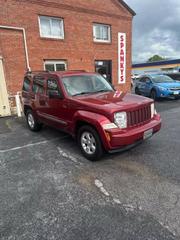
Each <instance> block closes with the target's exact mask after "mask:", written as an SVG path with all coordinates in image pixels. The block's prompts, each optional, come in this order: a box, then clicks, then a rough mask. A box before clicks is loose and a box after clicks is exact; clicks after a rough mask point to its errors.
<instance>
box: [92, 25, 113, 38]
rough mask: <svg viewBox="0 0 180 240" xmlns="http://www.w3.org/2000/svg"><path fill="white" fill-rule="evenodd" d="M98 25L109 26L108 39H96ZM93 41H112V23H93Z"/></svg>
mask: <svg viewBox="0 0 180 240" xmlns="http://www.w3.org/2000/svg"><path fill="white" fill-rule="evenodd" d="M96 26H104V27H108V40H103V39H96V36H95V27H96ZM93 41H94V42H102V43H111V25H108V24H103V23H93Z"/></svg>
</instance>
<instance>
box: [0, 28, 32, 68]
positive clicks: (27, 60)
mask: <svg viewBox="0 0 180 240" xmlns="http://www.w3.org/2000/svg"><path fill="white" fill-rule="evenodd" d="M0 28H1V29H8V30H16V31H22V32H23V40H24V50H25V57H26V65H27V69H28V70H31V68H30V65H29V56H28V49H27V40H26V31H25V29H24V28H21V27H12V26H4V25H0Z"/></svg>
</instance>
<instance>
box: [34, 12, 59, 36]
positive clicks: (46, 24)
mask: <svg viewBox="0 0 180 240" xmlns="http://www.w3.org/2000/svg"><path fill="white" fill-rule="evenodd" d="M39 27H40V36H41V37H46V38H58V39H64V21H63V19H61V18H54V17H44V16H40V17H39Z"/></svg>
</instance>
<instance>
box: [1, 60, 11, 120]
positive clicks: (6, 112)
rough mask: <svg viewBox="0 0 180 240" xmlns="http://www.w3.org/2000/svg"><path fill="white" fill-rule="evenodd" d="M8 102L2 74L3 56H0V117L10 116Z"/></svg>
mask: <svg viewBox="0 0 180 240" xmlns="http://www.w3.org/2000/svg"><path fill="white" fill-rule="evenodd" d="M10 115H11V110H10V104H9V99H8V92H7V87H6V80H5V74H4V66H3V58H2V56H0V117H5V116H10Z"/></svg>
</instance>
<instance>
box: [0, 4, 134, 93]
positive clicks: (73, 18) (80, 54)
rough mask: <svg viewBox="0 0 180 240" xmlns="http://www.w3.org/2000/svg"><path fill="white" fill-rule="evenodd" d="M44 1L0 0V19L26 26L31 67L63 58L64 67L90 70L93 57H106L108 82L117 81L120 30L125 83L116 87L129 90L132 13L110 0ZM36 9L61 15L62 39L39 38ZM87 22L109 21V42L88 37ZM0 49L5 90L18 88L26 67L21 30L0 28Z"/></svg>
mask: <svg viewBox="0 0 180 240" xmlns="http://www.w3.org/2000/svg"><path fill="white" fill-rule="evenodd" d="M47 1H48V2H47ZM47 1H46V0H41V1H40V0H29V1H25V0H19V1H17V0H0V5H1V11H0V25H8V26H16V27H23V28H25V30H26V34H27V46H28V52H29V60H30V66H31V68H32V70H40V69H43V63H44V59H57V60H61V59H66V60H67V62H68V69H85V70H87V71H94V69H95V66H94V61H95V60H96V59H97V60H112V78H113V84H114V85H116V86H117V80H118V79H117V78H118V76H117V73H118V71H117V70H118V64H117V59H118V32H126V33H127V83H126V84H124V85H119V86H117V87H118V88H120V89H121V90H124V91H126V90H129V89H130V79H131V31H132V15H131V14H130V13H129V12H128V11H127V10H126V9H125V8H124V7H123V6H121V5H119V4H118V1H116V0H104V1H103V4H102V1H99V0H91V1H85V0H64V1H58V0H47ZM62 2H63V4H62V5H61V3H62ZM64 4H67V6H65V5H64ZM83 8H84V9H85V10H83ZM38 15H47V16H55V17H62V18H64V25H65V39H64V40H52V39H42V38H40V33H39V26H38ZM93 22H99V23H105V24H110V25H111V28H112V43H111V44H100V43H94V42H93V34H92V26H93ZM0 54H1V55H2V56H3V59H4V65H5V75H6V81H7V86H8V92H9V94H14V93H15V92H17V91H19V90H21V85H22V79H23V75H24V72H25V70H26V64H25V55H24V46H23V38H22V33H21V32H18V31H12V30H2V29H0Z"/></svg>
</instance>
